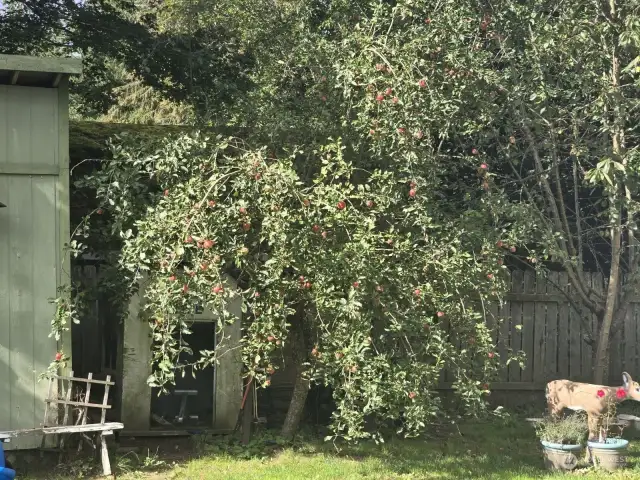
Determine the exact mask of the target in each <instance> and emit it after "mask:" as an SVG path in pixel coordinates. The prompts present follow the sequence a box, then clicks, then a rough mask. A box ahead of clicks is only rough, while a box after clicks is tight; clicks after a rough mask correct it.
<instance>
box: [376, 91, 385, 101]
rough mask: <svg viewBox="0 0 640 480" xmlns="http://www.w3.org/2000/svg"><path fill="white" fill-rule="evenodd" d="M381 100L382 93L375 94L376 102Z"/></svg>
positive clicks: (382, 98)
mask: <svg viewBox="0 0 640 480" xmlns="http://www.w3.org/2000/svg"><path fill="white" fill-rule="evenodd" d="M383 100H384V95H382V94H381V93H379V94H378V95H376V102H378V103H382V101H383Z"/></svg>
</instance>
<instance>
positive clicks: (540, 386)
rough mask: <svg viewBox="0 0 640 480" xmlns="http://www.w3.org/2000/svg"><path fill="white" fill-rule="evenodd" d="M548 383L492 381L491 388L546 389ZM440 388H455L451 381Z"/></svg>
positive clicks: (512, 389) (493, 389)
mask: <svg viewBox="0 0 640 480" xmlns="http://www.w3.org/2000/svg"><path fill="white" fill-rule="evenodd" d="M545 387H546V385H545V384H544V383H540V382H500V383H492V384H490V387H489V388H490V390H492V391H500V390H509V391H518V390H522V391H537V390H539V391H544V389H545ZM437 389H438V390H453V384H450V383H442V384H440V385H438V386H437Z"/></svg>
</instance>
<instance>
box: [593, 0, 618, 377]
mask: <svg viewBox="0 0 640 480" xmlns="http://www.w3.org/2000/svg"><path fill="white" fill-rule="evenodd" d="M609 9H610V11H609V16H610V18H611V20H612V21H613V22H615V21H616V20H617V12H616V3H615V0H610V2H609ZM611 85H612V87H613V90H614V96H613V98H614V99H615V102H616V104H615V105H614V108H613V115H614V117H613V134H612V136H611V143H612V151H613V157H614V160H615V161H617V162H625V163H626V159H623V158H622V157H623V149H624V116H623V114H622V111H621V109H623V108H624V98H622V96H621V95H622V94H621V92H620V59H619V57H618V45H614V48H613V54H612V57H611ZM615 175H617V174H615ZM614 183H615V184H616V190H615V191H614V192H613V194H612V195H611V197H612V198H611V200H612V205H611V216H610V220H611V225H612V227H611V271H610V272H609V285H608V288H607V299H606V305H605V309H604V316H603V319H602V325H601V327H600V333H599V335H598V350H597V352H596V361H595V366H594V372H593V376H594V382H595V383H597V384H603V383H604V381H605V374H606V373H607V372H606V369H607V368H606V367H607V364H608V362H607V357H608V353H609V335H610V333H611V325H612V323H613V318H614V316H615V313H616V307H617V304H618V290H619V286H620V255H621V246H622V245H621V244H622V206H621V200H622V198H621V196H622V195H621V193H622V191H623V187H624V185H618V182H617V181H615V180H614Z"/></svg>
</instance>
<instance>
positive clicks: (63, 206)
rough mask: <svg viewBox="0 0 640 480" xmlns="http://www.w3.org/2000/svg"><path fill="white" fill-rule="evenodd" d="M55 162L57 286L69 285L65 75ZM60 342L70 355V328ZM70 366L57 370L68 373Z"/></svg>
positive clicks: (67, 105) (67, 82) (67, 114)
mask: <svg viewBox="0 0 640 480" xmlns="http://www.w3.org/2000/svg"><path fill="white" fill-rule="evenodd" d="M58 165H59V166H60V170H61V172H62V173H61V174H60V176H59V177H58V182H57V185H56V207H57V209H58V221H57V223H56V228H57V231H56V239H57V245H56V253H57V257H56V259H57V268H58V286H62V285H68V284H70V282H71V279H70V275H71V259H70V257H69V252H68V251H66V249H65V245H67V244H68V243H69V235H70V233H71V227H70V219H69V79H68V78H64V79H62V81H61V83H60V87H59V88H58ZM61 343H62V344H63V345H64V348H65V353H66V354H67V356H68V357H69V358H71V329H69V331H68V332H66V333H65V334H64V335H63V338H62V341H61ZM59 348H60V347H59ZM70 366H71V361H69V366H68V367H67V368H66V369H63V370H62V371H61V372H60V373H61V374H62V375H67V374H68V373H69V369H70Z"/></svg>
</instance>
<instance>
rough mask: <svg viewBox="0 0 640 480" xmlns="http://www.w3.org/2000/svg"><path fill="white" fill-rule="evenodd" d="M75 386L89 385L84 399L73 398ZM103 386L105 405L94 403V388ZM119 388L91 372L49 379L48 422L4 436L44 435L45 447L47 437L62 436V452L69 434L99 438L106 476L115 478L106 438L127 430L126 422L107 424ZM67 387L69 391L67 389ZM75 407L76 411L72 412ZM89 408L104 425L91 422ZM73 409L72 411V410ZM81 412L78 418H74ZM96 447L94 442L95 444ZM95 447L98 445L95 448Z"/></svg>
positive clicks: (108, 378)
mask: <svg viewBox="0 0 640 480" xmlns="http://www.w3.org/2000/svg"><path fill="white" fill-rule="evenodd" d="M55 382H57V383H58V386H59V389H56V390H55V391H56V392H57V393H55V394H54V388H53V387H54V384H55ZM74 384H85V388H84V392H83V393H82V394H81V398H79V399H75V398H74V399H72V396H71V395H72V392H73V389H74V388H73V387H74ZM92 385H103V386H104V396H103V399H102V403H91V386H92ZM114 385H115V383H114V382H112V381H111V376H110V375H107V377H106V380H94V379H93V374H92V373H90V374H89V375H88V376H87V378H79V377H74V376H73V372H71V373H70V376H68V377H67V376H59V375H54V376H52V377H50V378H49V391H48V394H47V399H46V400H45V410H44V420H43V423H42V427H41V428H31V429H25V430H14V431H10V432H2V433H0V436H2V435H5V436H6V435H9V436H12V437H13V436H17V435H23V434H27V433H38V432H42V433H43V434H44V435H43V438H42V445H43V447H44V443H45V437H46V436H47V435H58V436H59V437H58V446H59V448H60V449H61V450H62V449H63V448H64V436H65V435H69V434H81V435H82V436H83V438H85V439H88V438H89V437H88V435H89V434H95V435H96V443H98V440H99V443H100V458H101V461H102V471H103V474H104V475H105V476H108V475H111V463H110V462H109V451H108V450H107V442H106V439H105V437H106V436H108V435H113V432H114V431H115V430H121V429H122V428H124V425H123V424H122V423H116V422H106V416H107V410H109V409H110V408H111V405H109V389H110V388H111V387H113V386H114ZM65 387H66V388H65ZM58 405H61V406H62V408H63V412H60V411H59V409H58ZM71 407H73V409H72V410H71ZM89 409H96V410H100V422H99V423H97V422H88V419H89ZM70 410H71V411H70ZM52 412H53V413H55V415H53V417H54V420H53V422H50V420H49V416H50V414H51V413H52ZM60 413H62V420H61V423H60V416H61V415H60ZM74 413H77V415H74ZM91 445H92V446H94V445H93V443H92V444H91ZM81 447H82V443H80V444H79V448H81ZM94 448H95V446H94Z"/></svg>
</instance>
